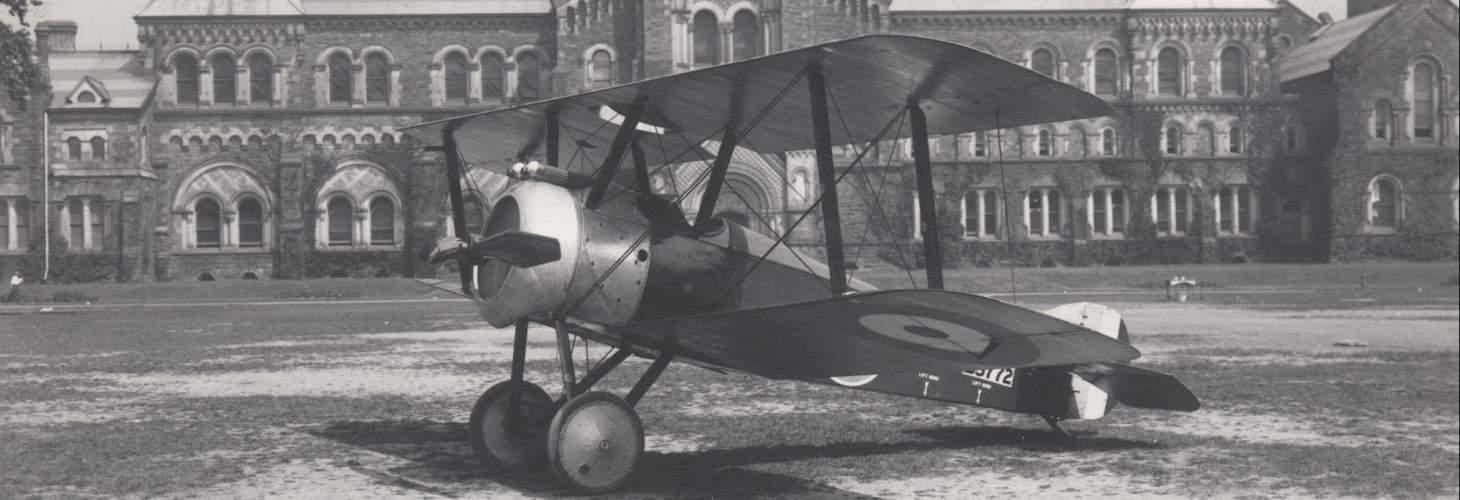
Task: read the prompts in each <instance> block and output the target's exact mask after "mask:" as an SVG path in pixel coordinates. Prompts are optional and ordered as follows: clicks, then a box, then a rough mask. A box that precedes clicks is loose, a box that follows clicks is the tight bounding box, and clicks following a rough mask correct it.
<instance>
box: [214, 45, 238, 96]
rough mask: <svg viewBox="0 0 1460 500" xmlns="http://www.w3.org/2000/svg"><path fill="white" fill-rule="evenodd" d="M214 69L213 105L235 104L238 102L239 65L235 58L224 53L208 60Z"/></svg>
mask: <svg viewBox="0 0 1460 500" xmlns="http://www.w3.org/2000/svg"><path fill="white" fill-rule="evenodd" d="M208 65H209V66H212V67H213V103H214V104H233V103H234V102H236V101H238V65H237V64H235V63H234V61H233V56H231V55H228V54H224V53H222V52H220V53H217V54H213V57H212V58H211V59H209V60H208Z"/></svg>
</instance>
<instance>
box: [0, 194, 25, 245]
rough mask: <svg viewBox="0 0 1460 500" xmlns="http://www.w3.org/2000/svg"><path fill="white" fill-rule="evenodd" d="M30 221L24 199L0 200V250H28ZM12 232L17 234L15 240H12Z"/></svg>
mask: <svg viewBox="0 0 1460 500" xmlns="http://www.w3.org/2000/svg"><path fill="white" fill-rule="evenodd" d="M7 204H8V205H9V207H8V208H7V207H6V205H7ZM12 213H13V214H14V216H13V217H12V216H11V214H12ZM29 219H30V215H29V208H28V206H27V205H26V202H25V199H24V198H9V199H5V198H0V250H27V249H29V248H30V243H29V240H30V227H29V225H28V221H29ZM12 230H13V232H14V233H15V239H13V240H12V239H10V234H11V232H12Z"/></svg>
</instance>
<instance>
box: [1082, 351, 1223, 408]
mask: <svg viewBox="0 0 1460 500" xmlns="http://www.w3.org/2000/svg"><path fill="white" fill-rule="evenodd" d="M1070 372H1072V373H1074V374H1076V375H1079V376H1080V377H1081V378H1084V379H1085V380H1086V381H1088V382H1090V383H1091V384H1094V385H1095V386H1096V387H1099V388H1100V389H1101V390H1103V391H1105V392H1106V393H1107V394H1110V397H1112V398H1115V400H1116V401H1118V402H1120V404H1123V405H1126V406H1133V407H1136V408H1147V409H1153V410H1175V411H1196V410H1197V409H1198V408H1201V401H1198V400H1197V399H1196V395H1195V394H1192V393H1191V389H1187V388H1186V385H1185V384H1182V383H1181V381H1180V380H1177V379H1176V377H1173V376H1171V375H1167V374H1165V373H1161V372H1158V371H1152V370H1147V369H1144V368H1136V367H1134V366H1130V365H1126V364H1121V363H1110V362H1106V363H1089V364H1084V365H1080V366H1076V367H1075V368H1074V369H1072V370H1070Z"/></svg>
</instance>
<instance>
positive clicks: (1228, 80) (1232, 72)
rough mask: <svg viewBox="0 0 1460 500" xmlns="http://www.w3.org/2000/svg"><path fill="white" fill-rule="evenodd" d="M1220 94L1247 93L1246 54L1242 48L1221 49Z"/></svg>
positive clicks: (1235, 94) (1234, 94)
mask: <svg viewBox="0 0 1460 500" xmlns="http://www.w3.org/2000/svg"><path fill="white" fill-rule="evenodd" d="M1221 69H1222V95H1228V96H1243V95H1247V56H1246V55H1245V54H1243V53H1242V49H1239V48H1237V47H1227V48H1225V49H1222V63H1221Z"/></svg>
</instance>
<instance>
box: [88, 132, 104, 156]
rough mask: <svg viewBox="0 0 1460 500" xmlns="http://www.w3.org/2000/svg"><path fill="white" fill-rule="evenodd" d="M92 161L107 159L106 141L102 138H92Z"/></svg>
mask: <svg viewBox="0 0 1460 500" xmlns="http://www.w3.org/2000/svg"><path fill="white" fill-rule="evenodd" d="M91 159H93V160H105V159H106V139H104V138H101V137H92V138H91Z"/></svg>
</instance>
